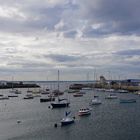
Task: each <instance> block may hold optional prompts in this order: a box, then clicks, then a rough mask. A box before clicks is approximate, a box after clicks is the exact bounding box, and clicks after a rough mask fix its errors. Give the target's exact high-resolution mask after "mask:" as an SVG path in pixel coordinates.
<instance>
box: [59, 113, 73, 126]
mask: <svg viewBox="0 0 140 140" xmlns="http://www.w3.org/2000/svg"><path fill="white" fill-rule="evenodd" d="M69 114H70V112H66V114H65V115H66V116H65V117H64V118H63V119H62V120H61V126H66V125H70V124H72V123H74V121H75V120H74V118H73V117H68V115H69Z"/></svg>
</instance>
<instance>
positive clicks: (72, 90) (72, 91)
mask: <svg viewBox="0 0 140 140" xmlns="http://www.w3.org/2000/svg"><path fill="white" fill-rule="evenodd" d="M66 92H68V93H76V92H79V90H74V89H69V90H67V91H66Z"/></svg>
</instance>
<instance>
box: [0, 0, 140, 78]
mask: <svg viewBox="0 0 140 140" xmlns="http://www.w3.org/2000/svg"><path fill="white" fill-rule="evenodd" d="M139 7H140V1H139V0H123V1H122V0H22V1H21V0H0V80H11V79H12V78H14V80H57V71H58V70H59V71H60V80H94V79H95V77H96V79H98V78H99V76H100V75H104V76H105V77H106V78H107V79H126V78H140V18H139V13H140V8H139ZM95 75H96V76H95Z"/></svg>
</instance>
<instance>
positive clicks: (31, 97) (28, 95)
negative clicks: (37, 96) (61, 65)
mask: <svg viewBox="0 0 140 140" xmlns="http://www.w3.org/2000/svg"><path fill="white" fill-rule="evenodd" d="M33 98H34V96H33V95H32V94H27V95H25V97H24V98H23V99H33Z"/></svg>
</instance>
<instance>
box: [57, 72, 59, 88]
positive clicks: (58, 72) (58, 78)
mask: <svg viewBox="0 0 140 140" xmlns="http://www.w3.org/2000/svg"><path fill="white" fill-rule="evenodd" d="M57 82H58V83H57V86H58V87H57V88H58V91H59V70H58V81H57Z"/></svg>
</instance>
